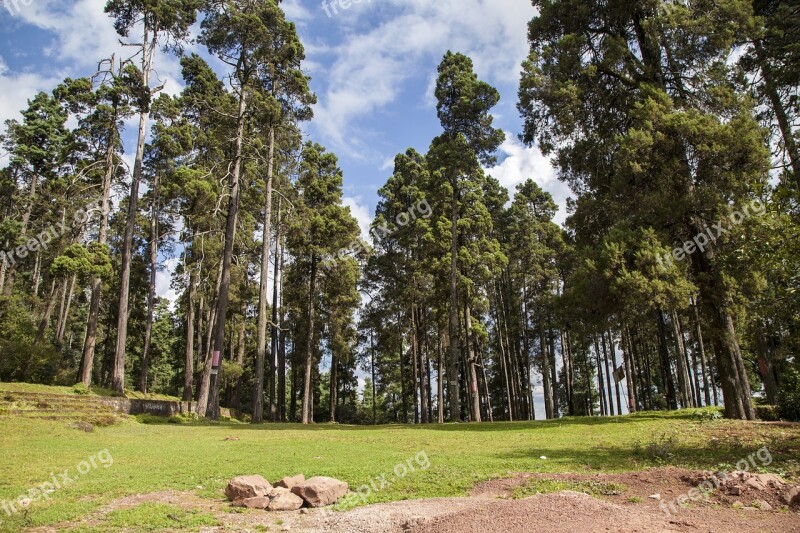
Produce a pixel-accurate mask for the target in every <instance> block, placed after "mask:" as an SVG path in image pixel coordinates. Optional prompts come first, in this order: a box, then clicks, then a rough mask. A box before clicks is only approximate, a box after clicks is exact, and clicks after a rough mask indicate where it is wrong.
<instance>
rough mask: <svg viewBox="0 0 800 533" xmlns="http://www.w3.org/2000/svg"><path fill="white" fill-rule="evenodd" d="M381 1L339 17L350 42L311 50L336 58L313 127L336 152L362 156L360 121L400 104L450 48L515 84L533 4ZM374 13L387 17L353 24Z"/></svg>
mask: <svg viewBox="0 0 800 533" xmlns="http://www.w3.org/2000/svg"><path fill="white" fill-rule="evenodd" d="M378 4H379V3H378V2H374V3H369V4H361V5H359V6H351V8H350V9H348V10H346V11H342V12H341V13H340V15H339V16H341V17H343V18H342V20H347V21H349V22H350V28H349V29H350V30H351V31H348V33H347V35H346V36H345V38H344V41H343V42H342V43H341V44H340V45H339V46H336V47H333V48H323V47H317V48H316V49H314V50H311V49H310V51H309V54H310V55H311V56H312V60H313V59H314V57H313V56H314V53H315V52H316V53H326V54H328V53H333V54H334V55H335V59H334V61H333V64H332V66H331V68H330V69H329V71H328V72H326V73H325V79H326V80H327V89H326V91H325V92H323V93H322V94H321V95H320V103H319V104H318V105H317V107H316V110H315V117H316V118H315V125H316V127H317V128H318V129H319V131H320V132H321V133H322V134H323V135H325V136H326V137H327V139H328V140H329V141H330V142H331V143H332V144H333V145H334V146H335V148H336V149H337V150H340V151H343V152H346V153H347V154H348V155H350V156H352V157H360V158H363V157H364V153H365V152H366V151H368V145H367V143H366V142H365V140H364V139H363V137H364V136H365V135H364V134H363V132H360V131H359V130H358V128H357V127H355V126H354V122H356V120H357V119H358V118H360V117H364V116H369V115H371V114H373V113H375V112H376V111H380V110H382V109H384V108H385V107H386V106H387V105H388V104H390V103H392V102H394V101H396V100H397V98H398V95H399V94H400V91H401V90H402V87H403V82H404V81H406V80H408V79H410V78H411V77H412V76H415V75H418V73H419V70H420V65H427V64H429V63H430V64H436V63H437V62H438V61H439V60H440V59H441V57H442V55H443V54H444V52H445V51H447V50H448V49H452V50H456V51H460V52H463V53H466V54H468V55H469V56H470V57H472V59H473V61H474V63H475V69H476V71H477V73H478V74H479V75H480V76H481V77H483V78H486V79H488V80H491V81H493V82H495V83H516V81H517V79H518V77H519V65H520V63H521V61H522V59H523V58H524V57H525V55H526V53H527V40H526V24H525V21H527V20H530V18H531V17H532V16H533V15H534V14H535V11H534V9H533V7H532V6H531V5H530V4H529V3H527V2H511V1H500V2H498V1H497V0H476V1H474V2H470V3H469V5H465V3H464V2H463V0H438V1H436V2H430V1H429V0H386V1H385V2H382V3H380V4H381V6H379V5H378ZM379 8H380V9H379ZM375 11H379V16H381V17H382V20H381V21H379V22H377V23H372V24H364V25H363V27H368V28H370V29H369V30H367V31H362V32H358V31H355V30H354V29H353V28H358V27H362V26H356V25H354V24H352V20H353V19H354V18H358V17H359V16H363V17H366V16H367V15H368V14H369V15H373V14H374V12H375ZM322 16H325V15H324V14H323V15H322ZM337 20H338V19H337ZM312 74H313V72H312ZM429 86H430V84H429ZM420 98H421V99H424V95H420ZM427 100H430V98H428V99H427Z"/></svg>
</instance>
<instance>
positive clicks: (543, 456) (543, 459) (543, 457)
mask: <svg viewBox="0 0 800 533" xmlns="http://www.w3.org/2000/svg"><path fill="white" fill-rule="evenodd" d="M539 459H541V460H542V461H546V460H547V456H546V455H542V456H541V457H539Z"/></svg>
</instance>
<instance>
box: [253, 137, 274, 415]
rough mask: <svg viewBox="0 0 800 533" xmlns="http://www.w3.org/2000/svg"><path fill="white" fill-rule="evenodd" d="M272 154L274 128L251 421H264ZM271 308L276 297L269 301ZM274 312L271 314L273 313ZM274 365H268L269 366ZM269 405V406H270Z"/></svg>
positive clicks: (271, 152) (271, 142)
mask: <svg viewBox="0 0 800 533" xmlns="http://www.w3.org/2000/svg"><path fill="white" fill-rule="evenodd" d="M274 154H275V128H274V127H270V129H269V161H268V162H267V183H266V191H265V193H266V199H265V204H264V224H263V225H264V232H263V236H262V243H261V283H260V284H259V290H258V335H257V341H256V365H255V366H256V368H255V387H254V389H253V424H259V423H261V422H263V421H264V361H265V359H266V357H267V326H268V318H267V294H268V291H269V289H268V283H269V254H270V239H271V238H272V229H271V224H272V175H273V160H274ZM272 305H273V307H274V306H275V300H274V299H273V301H272ZM273 314H274V313H273ZM272 366H273V365H270V368H272ZM271 407H272V405H270V408H271Z"/></svg>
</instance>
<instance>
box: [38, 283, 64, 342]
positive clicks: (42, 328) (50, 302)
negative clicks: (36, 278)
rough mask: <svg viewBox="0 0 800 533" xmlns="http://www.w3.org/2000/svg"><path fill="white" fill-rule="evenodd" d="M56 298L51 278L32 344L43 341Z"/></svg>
mask: <svg viewBox="0 0 800 533" xmlns="http://www.w3.org/2000/svg"><path fill="white" fill-rule="evenodd" d="M57 300H58V292H57V291H56V280H53V281H52V283H51V285H50V295H49V296H48V298H47V305H45V307H44V313H43V314H42V320H41V322H39V330H38V331H37V332H36V338H35V339H34V341H33V344H34V345H36V344H40V343H42V342H43V341H44V337H45V335H46V334H47V328H49V327H50V317H51V316H52V314H53V309H54V308H55V306H56V301H57Z"/></svg>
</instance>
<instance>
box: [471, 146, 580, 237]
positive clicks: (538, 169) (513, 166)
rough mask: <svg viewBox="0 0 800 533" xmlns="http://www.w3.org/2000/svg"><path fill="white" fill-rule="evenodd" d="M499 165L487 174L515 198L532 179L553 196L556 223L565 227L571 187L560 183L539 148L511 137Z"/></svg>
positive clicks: (501, 147)
mask: <svg viewBox="0 0 800 533" xmlns="http://www.w3.org/2000/svg"><path fill="white" fill-rule="evenodd" d="M499 152H500V156H499V159H500V161H501V162H500V163H499V164H498V165H497V166H495V167H492V168H487V169H486V172H488V173H489V174H490V175H492V176H493V177H494V178H496V179H497V180H498V181H499V182H500V183H501V184H502V185H503V187H505V188H507V189H508V190H509V192H510V193H511V194H512V195H513V194H514V188H515V187H516V186H517V185H518V184H520V183H522V182H524V181H526V180H528V179H529V178H532V179H533V180H534V181H535V182H536V183H537V184H538V185H539V186H540V187H541V188H542V189H544V190H545V191H547V192H549V193H550V194H551V195H553V199H554V200H555V202H556V203H557V204H558V207H559V210H558V213H557V214H556V217H555V221H556V222H558V223H560V224H563V223H564V220H565V219H566V216H567V212H566V203H567V198H569V197H570V196H571V193H570V190H569V187H568V186H567V185H566V184H565V183H563V182H561V181H559V180H558V177H557V175H556V171H555V169H554V168H553V165H552V162H551V161H550V159H549V158H548V157H545V156H544V155H543V154H542V152H541V150H539V148H537V147H535V146H534V147H527V146H524V145H523V144H522V143H520V142H519V141H517V140H516V139H515V138H513V137H508V138H507V139H506V141H505V142H504V143H503V144H502V145H501V146H500V150H499Z"/></svg>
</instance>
